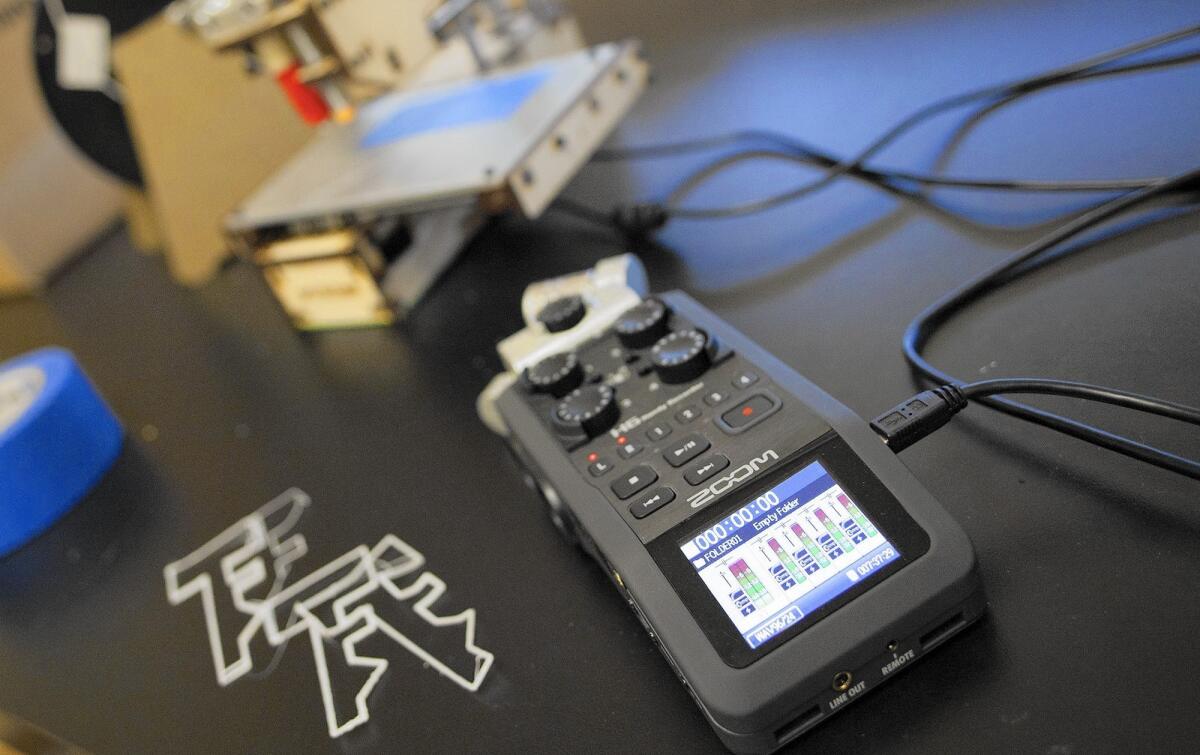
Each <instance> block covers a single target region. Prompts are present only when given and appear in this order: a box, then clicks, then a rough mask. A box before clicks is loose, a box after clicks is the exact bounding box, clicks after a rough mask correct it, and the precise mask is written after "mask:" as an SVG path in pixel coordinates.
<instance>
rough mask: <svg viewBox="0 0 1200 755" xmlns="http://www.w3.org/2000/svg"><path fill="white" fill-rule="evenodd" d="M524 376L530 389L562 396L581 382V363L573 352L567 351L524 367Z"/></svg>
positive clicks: (557, 396)
mask: <svg viewBox="0 0 1200 755" xmlns="http://www.w3.org/2000/svg"><path fill="white" fill-rule="evenodd" d="M524 378H525V384H526V385H527V386H529V388H530V390H533V391H535V392H537V393H549V394H550V395H551V396H554V397H555V398H562V397H563V396H565V395H567V394H568V393H570V392H571V391H573V390H575V389H576V388H578V387H579V385H580V383H582V382H583V365H581V364H580V363H579V357H577V356H575V353H574V352H570V351H568V352H567V353H566V354H555V355H554V356H552V357H546V358H545V359H543V360H542V361H540V362H538V363H537V364H535V365H533V366H532V367H527V368H525V373H524Z"/></svg>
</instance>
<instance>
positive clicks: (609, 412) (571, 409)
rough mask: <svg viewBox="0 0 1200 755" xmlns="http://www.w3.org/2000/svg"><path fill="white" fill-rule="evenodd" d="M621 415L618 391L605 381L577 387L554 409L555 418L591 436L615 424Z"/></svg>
mask: <svg viewBox="0 0 1200 755" xmlns="http://www.w3.org/2000/svg"><path fill="white" fill-rule="evenodd" d="M620 416H621V410H620V409H618V408H617V397H616V393H615V392H614V391H613V389H612V388H610V387H609V386H607V385H605V384H603V383H600V384H599V385H585V386H583V387H582V388H576V389H575V390H573V391H571V392H570V393H568V394H567V395H566V397H565V398H563V400H562V401H560V402H559V404H558V406H557V407H555V409H554V419H555V420H557V421H558V422H559V423H561V424H562V425H565V426H566V427H569V428H571V429H580V430H583V432H585V433H587V435H588V437H589V438H594V437H596V436H597V435H599V434H600V433H602V432H604V431H605V430H607V429H608V428H610V427H612V426H613V425H615V424H616V423H617V420H618V419H619V418H620Z"/></svg>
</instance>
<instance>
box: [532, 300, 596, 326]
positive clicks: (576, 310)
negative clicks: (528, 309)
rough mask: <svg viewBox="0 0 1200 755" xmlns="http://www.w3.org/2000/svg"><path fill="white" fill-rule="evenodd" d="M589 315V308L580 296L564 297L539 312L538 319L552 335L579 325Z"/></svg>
mask: <svg viewBox="0 0 1200 755" xmlns="http://www.w3.org/2000/svg"><path fill="white" fill-rule="evenodd" d="M586 314H587V306H586V305H585V304H584V303H583V299H581V298H580V297H578V296H564V297H563V298H561V299H555V300H554V301H552V302H550V303H549V304H547V305H546V306H544V307H542V310H541V311H540V312H538V314H537V319H538V322H540V323H541V324H542V325H545V326H546V330H548V331H550V332H551V333H561V332H562V331H564V330H570V329H571V328H573V327H575V326H576V325H578V324H579V321H580V320H582V319H583V316H584V315H586Z"/></svg>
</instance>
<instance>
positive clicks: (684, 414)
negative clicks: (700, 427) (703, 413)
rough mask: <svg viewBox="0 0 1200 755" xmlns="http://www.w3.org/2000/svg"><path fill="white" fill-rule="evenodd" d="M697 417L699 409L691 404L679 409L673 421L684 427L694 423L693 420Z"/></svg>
mask: <svg viewBox="0 0 1200 755" xmlns="http://www.w3.org/2000/svg"><path fill="white" fill-rule="evenodd" d="M699 416H700V407H698V406H696V405H695V404H692V405H691V406H685V407H683V408H682V409H680V410H679V413H678V414H676V415H675V420H676V421H677V422H679V424H681V425H686V424H687V423H689V422H693V421H695V419H696V418H697V417H699Z"/></svg>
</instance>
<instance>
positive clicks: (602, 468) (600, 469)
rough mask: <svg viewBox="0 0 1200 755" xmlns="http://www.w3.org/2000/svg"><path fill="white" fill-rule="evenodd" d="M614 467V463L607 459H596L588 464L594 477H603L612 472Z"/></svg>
mask: <svg viewBox="0 0 1200 755" xmlns="http://www.w3.org/2000/svg"><path fill="white" fill-rule="evenodd" d="M612 468H613V465H612V464H610V463H609V462H608V461H607V460H606V459H596V460H595V461H593V462H592V463H591V464H590V465H588V472H590V473H591V475H592V477H601V476H603V475H606V474H608V473H609V472H611V471H612Z"/></svg>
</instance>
